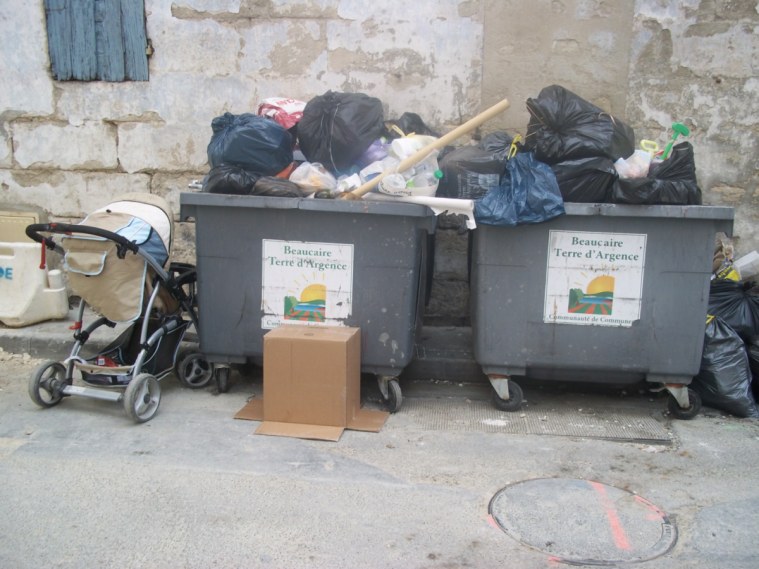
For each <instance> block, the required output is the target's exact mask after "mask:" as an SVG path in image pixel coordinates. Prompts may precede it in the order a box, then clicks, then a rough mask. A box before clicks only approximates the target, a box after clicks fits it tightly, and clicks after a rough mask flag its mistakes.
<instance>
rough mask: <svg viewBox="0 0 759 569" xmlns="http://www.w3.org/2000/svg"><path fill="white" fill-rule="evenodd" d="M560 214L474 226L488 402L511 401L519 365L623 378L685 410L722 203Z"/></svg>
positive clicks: (547, 375)
mask: <svg viewBox="0 0 759 569" xmlns="http://www.w3.org/2000/svg"><path fill="white" fill-rule="evenodd" d="M565 206H566V215H562V216H560V217H557V218H555V219H553V220H551V221H549V222H546V223H541V224H536V225H522V226H517V227H494V226H486V225H479V226H478V227H477V229H476V230H475V231H474V243H473V249H472V268H471V289H470V294H471V297H470V302H471V315H472V336H473V343H474V346H473V347H474V357H475V359H476V361H477V362H478V364H479V365H480V366H481V367H482V369H483V371H484V372H485V374H486V375H487V376H488V378H489V379H490V382H491V384H492V386H493V388H494V402H495V404H496V406H498V407H499V408H501V409H504V410H516V409H518V408H519V407H520V406H521V403H522V391H521V388H520V386H519V385H518V384H517V383H514V382H513V381H512V380H511V379H512V377H513V376H521V377H522V378H523V381H529V379H530V378H539V379H548V380H550V379H556V380H566V381H588V382H594V381H595V382H609V383H627V382H630V383H632V382H635V381H642V380H644V379H645V380H646V381H648V382H652V383H656V384H658V386H657V387H661V388H664V389H667V390H668V391H669V393H670V398H669V404H668V406H669V408H670V411H671V412H672V413H673V415H675V416H677V417H680V418H690V417H691V416H695V415H696V414H697V413H698V411H699V409H700V406H701V403H700V398H699V397H698V394H696V393H695V392H694V391H693V390H690V389H688V388H687V386H688V384H690V382H691V379H692V377H693V376H694V375H695V374H696V373H698V371H699V367H700V362H701V351H702V347H703V341H704V329H705V326H706V310H707V304H708V300H709V282H710V275H711V272H712V257H713V254H714V245H715V235H716V233H717V232H719V231H723V232H725V233H727V234H731V233H732V225H733V223H732V220H733V209H732V208H727V207H708V206H633V205H615V204H578V203H567V204H565Z"/></svg>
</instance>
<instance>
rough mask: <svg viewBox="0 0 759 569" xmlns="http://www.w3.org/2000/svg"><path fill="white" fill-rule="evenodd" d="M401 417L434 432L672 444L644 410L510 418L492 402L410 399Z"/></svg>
mask: <svg viewBox="0 0 759 569" xmlns="http://www.w3.org/2000/svg"><path fill="white" fill-rule="evenodd" d="M400 414H401V415H403V416H405V417H406V420H407V421H408V422H409V423H411V424H414V425H417V426H418V427H420V428H422V429H429V430H442V431H479V432H486V433H511V434H522V435H556V436H564V437H583V438H593V439H609V440H619V441H628V442H639V443H650V444H670V443H671V442H672V435H671V433H670V432H669V431H668V430H667V429H666V427H665V425H663V424H662V423H660V422H659V421H657V420H656V419H655V418H654V417H651V416H648V415H645V414H641V411H640V410H629V411H628V410H623V409H613V410H609V411H605V410H604V411H594V412H592V413H583V412H581V411H578V410H577V409H574V408H566V409H563V408H555V409H551V410H550V411H546V410H534V409H529V408H525V409H524V410H521V411H517V412H514V413H507V412H504V411H500V410H498V409H496V408H495V407H494V406H493V405H492V404H491V403H490V402H488V401H476V400H462V399H431V398H412V397H408V398H405V399H404V401H403V407H402V409H401V411H400Z"/></svg>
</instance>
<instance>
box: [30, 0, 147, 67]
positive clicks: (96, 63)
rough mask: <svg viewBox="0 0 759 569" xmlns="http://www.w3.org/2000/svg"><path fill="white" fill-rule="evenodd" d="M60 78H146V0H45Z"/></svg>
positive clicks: (53, 60) (53, 58)
mask: <svg viewBox="0 0 759 569" xmlns="http://www.w3.org/2000/svg"><path fill="white" fill-rule="evenodd" d="M45 15H46V17H47V37H48V50H49V52H50V63H51V65H52V69H53V78H54V79H57V80H58V81H68V80H78V81H96V80H102V81H147V79H148V57H147V54H146V51H145V50H146V48H147V44H148V40H147V34H146V32H145V5H144V0H45Z"/></svg>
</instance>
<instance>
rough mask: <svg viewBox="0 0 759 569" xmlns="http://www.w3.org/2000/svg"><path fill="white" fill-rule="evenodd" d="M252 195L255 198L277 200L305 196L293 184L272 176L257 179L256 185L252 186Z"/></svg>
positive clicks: (298, 187) (296, 185)
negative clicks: (270, 197)
mask: <svg viewBox="0 0 759 569" xmlns="http://www.w3.org/2000/svg"><path fill="white" fill-rule="evenodd" d="M252 193H253V195H255V196H273V197H278V198H302V197H305V196H306V193H305V192H304V191H303V190H302V189H301V188H300V186H299V185H298V184H296V183H295V182H291V181H290V180H285V179H283V178H276V177H272V176H263V177H261V178H259V179H258V181H257V182H256V185H255V186H253V192H252Z"/></svg>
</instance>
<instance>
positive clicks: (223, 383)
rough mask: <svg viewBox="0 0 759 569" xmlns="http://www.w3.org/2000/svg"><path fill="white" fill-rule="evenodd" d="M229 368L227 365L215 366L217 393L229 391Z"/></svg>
mask: <svg viewBox="0 0 759 569" xmlns="http://www.w3.org/2000/svg"><path fill="white" fill-rule="evenodd" d="M230 371H231V370H230V368H228V367H219V368H216V372H215V375H216V389H218V390H219V393H226V392H227V391H229V374H230Z"/></svg>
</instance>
